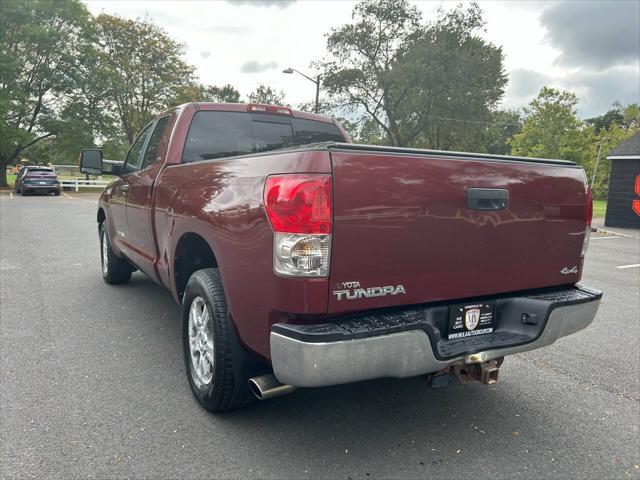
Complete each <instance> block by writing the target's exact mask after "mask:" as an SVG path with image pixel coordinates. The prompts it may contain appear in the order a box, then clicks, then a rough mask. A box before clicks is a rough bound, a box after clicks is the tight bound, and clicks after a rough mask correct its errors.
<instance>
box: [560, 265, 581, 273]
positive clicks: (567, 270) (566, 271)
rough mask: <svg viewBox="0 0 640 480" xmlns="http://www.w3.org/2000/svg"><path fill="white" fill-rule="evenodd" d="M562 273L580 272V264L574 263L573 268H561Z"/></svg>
mask: <svg viewBox="0 0 640 480" xmlns="http://www.w3.org/2000/svg"><path fill="white" fill-rule="evenodd" d="M560 273H561V274H563V275H571V274H572V273H578V266H577V265H574V266H573V267H571V268H569V267H564V268H563V269H562V270H560Z"/></svg>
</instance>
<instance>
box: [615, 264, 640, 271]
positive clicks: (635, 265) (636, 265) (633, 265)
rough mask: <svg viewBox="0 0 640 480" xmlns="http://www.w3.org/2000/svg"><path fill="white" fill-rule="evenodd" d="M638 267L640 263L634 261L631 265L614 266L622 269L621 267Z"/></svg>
mask: <svg viewBox="0 0 640 480" xmlns="http://www.w3.org/2000/svg"><path fill="white" fill-rule="evenodd" d="M638 267H640V263H634V264H631V265H620V266H619V267H616V268H619V269H621V270H622V269H623V268H638Z"/></svg>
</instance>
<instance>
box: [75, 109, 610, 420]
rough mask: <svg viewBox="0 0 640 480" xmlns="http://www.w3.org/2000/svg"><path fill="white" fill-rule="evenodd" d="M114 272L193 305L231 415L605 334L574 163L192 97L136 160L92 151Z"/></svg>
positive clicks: (164, 119) (136, 146)
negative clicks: (294, 395)
mask: <svg viewBox="0 0 640 480" xmlns="http://www.w3.org/2000/svg"><path fill="white" fill-rule="evenodd" d="M80 165H81V169H82V171H83V172H85V173H90V174H100V173H103V172H110V173H112V174H115V175H117V178H116V179H115V180H113V181H112V182H111V183H110V184H109V185H108V186H107V187H106V188H105V190H104V192H103V193H102V195H101V196H100V200H99V206H98V211H97V222H98V230H99V239H100V252H101V260H102V276H103V278H104V280H105V282H106V283H108V284H124V283H127V282H128V281H129V280H130V278H131V275H132V272H134V271H136V270H139V271H140V272H142V273H144V274H145V275H147V276H148V277H149V278H151V279H153V280H154V281H155V282H157V283H158V284H160V285H163V286H164V287H166V288H167V289H168V290H169V291H170V292H171V294H172V295H173V298H174V299H175V300H176V302H178V304H179V305H180V306H181V314H180V315H181V325H182V327H181V328H182V344H183V349H184V363H185V366H186V371H187V376H188V379H189V383H190V386H191V390H192V391H193V394H194V395H195V397H196V399H197V400H198V401H199V402H200V403H201V404H202V406H203V407H204V408H206V409H208V410H210V411H214V412H220V411H225V410H229V409H232V408H237V407H240V406H244V405H246V404H248V403H250V402H251V401H252V400H253V399H255V398H256V397H257V398H260V399H266V398H270V397H274V396H276V395H282V394H285V393H289V392H292V391H293V390H295V389H296V388H302V387H305V388H308V387H324V386H329V385H338V384H345V383H350V382H359V381H363V380H370V379H377V378H383V377H400V378H404V377H412V376H418V375H421V376H425V377H426V378H427V380H428V382H429V383H430V384H431V385H433V386H442V385H448V384H452V383H468V382H472V381H477V382H482V383H485V384H492V383H495V382H496V381H497V380H498V372H499V367H500V365H501V363H502V361H503V359H504V357H506V356H508V355H512V354H515V353H520V352H525V351H528V350H533V349H537V348H540V347H544V346H546V345H550V344H552V343H553V342H555V341H556V340H557V339H559V338H561V337H564V336H567V335H570V334H573V333H575V332H578V331H579V330H582V329H584V328H586V327H587V326H588V325H589V324H590V323H591V322H592V321H593V319H594V317H595V315H596V311H597V309H598V306H599V303H600V299H601V297H602V292H600V291H597V290H594V289H590V288H587V287H585V286H582V285H580V284H579V283H578V282H579V281H580V279H581V275H582V270H583V262H584V256H585V252H586V250H587V244H588V242H589V234H590V223H591V214H592V207H591V205H592V201H591V193H590V189H589V187H588V185H587V181H586V177H585V172H584V170H583V169H582V168H581V167H579V166H578V165H576V164H574V163H571V162H568V161H562V160H549V159H535V158H520V157H507V156H498V155H487V154H474V153H459V152H446V151H432V150H421V149H411V148H396V147H386V146H371V145H358V144H354V143H352V142H351V141H350V139H349V137H348V135H347V134H346V132H345V131H344V130H343V129H342V127H341V126H340V125H339V124H338V123H336V122H335V121H334V120H332V119H330V118H328V117H325V116H321V115H315V114H311V113H305V112H298V111H293V110H291V109H289V108H284V107H277V106H268V105H257V104H216V103H189V104H185V105H181V106H179V107H177V108H174V109H171V110H169V111H167V112H165V113H163V114H161V115H159V116H158V117H157V118H155V119H154V120H153V121H151V122H150V123H149V124H148V125H147V126H146V127H144V128H143V129H142V131H141V132H140V134H139V135H138V137H137V139H136V140H135V142H134V143H133V145H132V146H131V148H130V149H129V152H128V153H127V155H126V158H125V159H124V161H123V162H116V161H109V160H106V159H103V158H102V152H101V151H100V150H96V149H86V150H83V151H82V153H81V156H80Z"/></svg>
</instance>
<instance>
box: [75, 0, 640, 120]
mask: <svg viewBox="0 0 640 480" xmlns="http://www.w3.org/2000/svg"><path fill="white" fill-rule="evenodd" d="M86 3H87V6H88V8H89V10H90V11H91V13H93V14H94V15H97V14H99V13H103V12H104V13H108V14H117V15H120V16H122V17H125V18H137V17H143V16H148V17H149V18H151V19H152V20H153V22H154V23H156V24H157V25H159V26H160V27H162V28H163V29H165V30H166V31H167V32H168V33H169V34H170V35H171V37H173V38H174V39H176V40H178V41H180V42H181V43H183V44H184V47H185V57H186V60H187V61H188V62H189V63H191V64H192V65H195V66H196V72H197V75H198V76H199V79H200V81H201V82H202V83H204V84H211V85H218V86H221V85H223V84H226V83H230V84H232V85H233V86H234V87H236V88H237V89H238V90H240V93H241V94H242V96H243V97H246V95H247V94H249V93H250V92H251V91H253V90H254V89H255V88H256V87H257V86H258V85H259V84H261V83H263V84H267V85H270V86H272V87H275V88H277V89H278V90H282V91H284V92H285V95H286V100H287V102H288V103H290V104H292V105H297V104H299V103H303V102H310V101H312V100H313V98H314V95H315V85H314V84H313V83H311V82H310V81H309V80H306V79H305V78H303V77H301V76H299V75H297V74H293V75H287V74H284V73H282V70H283V69H285V68H288V67H292V68H295V69H298V70H300V71H301V72H303V73H306V74H308V75H310V76H313V75H314V70H313V68H312V67H311V63H312V62H313V61H315V60H319V59H321V58H322V57H323V56H324V55H325V46H326V38H325V36H326V34H327V33H328V32H329V31H330V30H331V28H332V27H337V26H339V25H342V24H344V23H348V22H349V21H350V20H351V10H352V8H353V5H354V2H352V1H348V0H329V1H327V0H216V1H204V0H200V1H167V0H165V1H128V2H124V1H119V0H116V1H108V0H89V1H86ZM412 3H414V4H415V5H416V6H418V8H420V10H421V11H422V13H423V19H424V20H425V21H429V20H432V19H433V18H434V15H435V12H436V11H437V9H438V8H439V7H441V8H443V9H445V10H448V9H451V8H454V7H455V5H456V4H457V3H458V2H438V1H416V2H412ZM462 3H463V4H464V3H465V2H462ZM479 4H480V6H481V8H482V9H483V11H484V15H485V19H486V22H487V25H486V31H485V32H481V35H482V36H484V37H485V38H486V39H487V40H489V41H491V42H492V43H494V44H496V45H498V46H502V48H503V52H504V55H505V69H506V71H507V73H508V74H509V84H508V85H507V88H506V93H505V96H504V99H503V102H502V107H504V108H520V107H522V106H524V105H526V104H527V103H528V102H529V101H530V100H531V99H533V98H534V97H535V96H536V95H537V93H538V92H539V91H540V88H541V87H542V86H552V87H556V88H562V89H567V90H570V91H572V92H574V93H576V94H577V95H578V97H579V98H580V103H579V104H578V114H579V115H580V116H581V117H583V118H588V117H590V116H594V115H598V114H601V113H604V112H606V111H607V110H608V109H609V108H610V107H611V104H612V103H613V102H615V101H620V102H622V103H623V104H628V103H638V102H640V2H639V1H637V0H610V1H596V0H586V1H581V0H569V1H554V2H544V1H480V2H479Z"/></svg>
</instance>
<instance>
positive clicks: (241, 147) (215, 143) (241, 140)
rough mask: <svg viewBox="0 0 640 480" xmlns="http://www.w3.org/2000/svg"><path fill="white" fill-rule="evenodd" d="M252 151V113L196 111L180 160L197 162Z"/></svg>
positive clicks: (253, 144)
mask: <svg viewBox="0 0 640 480" xmlns="http://www.w3.org/2000/svg"><path fill="white" fill-rule="evenodd" d="M254 151H255V138H254V136H253V126H252V125H251V116H250V115H249V114H247V113H240V112H206V111H205V112H203V111H201V112H198V113H196V115H195V116H194V117H193V121H192V122H191V127H189V133H188V134H187V140H186V142H185V145H184V151H183V153H182V161H183V162H185V163H187V162H199V161H202V160H211V159H214V158H223V157H230V156H233V155H243V154H245V153H252V152H254Z"/></svg>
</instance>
